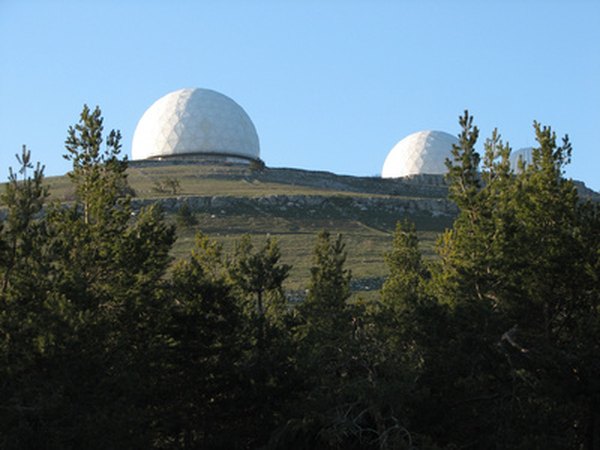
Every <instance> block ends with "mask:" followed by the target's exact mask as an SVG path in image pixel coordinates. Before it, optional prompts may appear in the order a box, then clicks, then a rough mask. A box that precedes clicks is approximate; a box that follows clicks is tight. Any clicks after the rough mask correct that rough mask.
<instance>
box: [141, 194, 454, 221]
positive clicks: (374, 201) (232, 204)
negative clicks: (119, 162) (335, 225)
mask: <svg viewBox="0 0 600 450" xmlns="http://www.w3.org/2000/svg"><path fill="white" fill-rule="evenodd" d="M156 202H158V203H160V204H161V206H162V208H163V210H164V211H165V212H167V213H174V212H176V211H177V210H178V209H179V208H180V207H181V206H182V205H183V204H184V203H187V205H188V206H189V207H191V208H192V209H193V210H195V211H203V212H206V213H221V214H225V213H236V214H239V213H243V212H248V213H261V214H271V215H276V216H287V217H294V216H307V215H308V216H311V215H315V216H319V217H328V216H330V215H332V214H333V215H335V216H336V217H347V218H357V219H358V218H362V217H363V216H369V215H373V214H377V215H381V214H392V215H394V216H395V217H398V216H402V215H415V214H426V215H429V216H431V217H453V216H454V215H455V214H456V207H455V206H454V204H453V203H452V202H450V201H449V200H446V199H443V198H415V199H407V198H402V197H358V196H356V197H354V196H334V197H327V196H317V195H269V196H263V197H232V196H196V197H172V198H163V199H134V200H133V202H132V203H133V205H134V207H135V208H140V207H142V206H146V205H150V204H153V203H156Z"/></svg>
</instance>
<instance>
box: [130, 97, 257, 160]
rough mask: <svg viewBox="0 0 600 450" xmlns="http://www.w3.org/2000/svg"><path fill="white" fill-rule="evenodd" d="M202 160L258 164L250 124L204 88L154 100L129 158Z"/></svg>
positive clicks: (228, 103) (235, 107) (230, 104)
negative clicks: (215, 157)
mask: <svg viewBox="0 0 600 450" xmlns="http://www.w3.org/2000/svg"><path fill="white" fill-rule="evenodd" d="M202 155H219V156H225V157H227V156H233V157H239V158H242V159H246V160H256V159H259V155H260V148H259V142H258V134H257V133H256V128H254V124H253V123H252V121H251V120H250V117H248V114H246V112H245V111H244V110H243V109H242V107H241V106H240V105H238V104H237V103H236V102H234V101H233V100H232V99H230V98H229V97H227V96H226V95H223V94H220V93H218V92H215V91H212V90H209V89H180V90H178V91H175V92H171V93H169V94H167V95H165V96H164V97H161V98H159V99H158V100H157V101H156V102H154V104H152V106H150V108H148V109H147V110H146V112H145V113H144V115H143V116H142V118H141V119H140V121H139V122H138V125H137V127H136V129H135V133H134V135H133V143H132V148H131V156H132V159H134V160H140V159H163V158H170V157H171V158H172V157H188V156H189V157H191V156H202Z"/></svg>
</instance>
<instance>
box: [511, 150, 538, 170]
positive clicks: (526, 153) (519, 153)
mask: <svg viewBox="0 0 600 450" xmlns="http://www.w3.org/2000/svg"><path fill="white" fill-rule="evenodd" d="M520 159H522V160H523V162H524V163H525V165H526V166H528V165H529V164H531V163H532V162H533V147H525V148H520V149H519V150H516V151H514V152H511V153H510V167H511V168H512V170H513V171H514V172H517V171H518V170H519V160H520Z"/></svg>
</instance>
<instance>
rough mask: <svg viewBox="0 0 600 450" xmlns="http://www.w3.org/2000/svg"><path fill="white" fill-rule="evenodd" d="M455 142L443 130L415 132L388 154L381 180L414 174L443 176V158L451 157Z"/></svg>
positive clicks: (444, 168)
mask: <svg viewBox="0 0 600 450" xmlns="http://www.w3.org/2000/svg"><path fill="white" fill-rule="evenodd" d="M454 144H456V145H458V139H457V138H455V137H454V136H452V135H451V134H448V133H445V132H443V131H418V132H416V133H413V134H411V135H409V136H407V137H405V138H404V139H402V140H401V141H400V142H398V143H397V144H396V145H395V146H394V148H392V150H391V151H390V152H389V154H388V155H387V158H386V159H385V162H384V163H383V169H382V171H381V176H382V178H398V177H406V176H408V175H416V174H445V173H446V172H447V168H446V158H450V157H451V156H452V145H454Z"/></svg>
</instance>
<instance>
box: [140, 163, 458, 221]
mask: <svg viewBox="0 0 600 450" xmlns="http://www.w3.org/2000/svg"><path fill="white" fill-rule="evenodd" d="M183 163H184V162H183V161H170V162H167V161H162V162H161V163H160V164H163V165H164V164H170V165H177V164H183ZM131 164H132V166H133V167H137V168H146V167H151V166H152V165H153V164H156V163H153V162H133V163H131ZM187 164H194V163H193V162H192V163H190V162H188V163H187ZM197 164H198V165H202V163H197ZM199 169H200V168H199ZM201 171H202V175H201V177H202V178H206V179H221V180H223V179H225V180H236V181H239V180H244V181H247V182H249V183H252V182H255V181H259V182H262V183H274V184H278V185H289V186H290V187H294V186H303V187H310V188H316V189H319V190H323V193H322V194H321V193H317V194H314V195H301V194H300V195H296V194H291V195H285V194H273V195H262V196H235V195H227V194H224V195H212V196H179V197H172V198H158V199H134V200H133V204H134V206H135V207H138V208H139V207H142V206H144V205H147V204H151V203H154V202H156V201H158V202H159V203H160V204H161V205H162V207H163V209H164V210H165V211H166V212H168V213H170V212H175V211H177V209H179V208H180V207H181V206H182V205H183V204H184V203H187V205H188V206H189V207H191V208H192V209H193V210H195V211H203V212H207V213H211V214H223V213H238V214H239V213H243V212H247V213H250V214H257V213H260V214H271V215H275V216H286V217H307V216H318V217H332V216H335V217H338V218H349V219H353V218H354V219H363V218H365V217H371V216H382V215H390V216H393V217H395V218H397V217H399V216H403V215H410V216H414V215H425V216H429V217H446V218H450V217H453V216H454V215H455V214H456V207H455V206H454V205H453V204H452V202H450V201H449V200H447V194H448V188H447V186H446V183H445V181H444V177H443V176H441V175H416V176H412V177H405V178H402V179H382V178H380V177H355V176H347V175H335V174H333V173H330V172H321V171H308V170H299V169H288V168H281V169H265V170H262V171H254V172H253V171H252V170H249V169H248V168H247V167H238V166H235V165H230V166H227V167H226V168H224V167H221V168H219V166H215V165H214V164H213V165H210V166H208V165H204V166H203V167H202V168H201ZM290 190H292V189H290Z"/></svg>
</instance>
